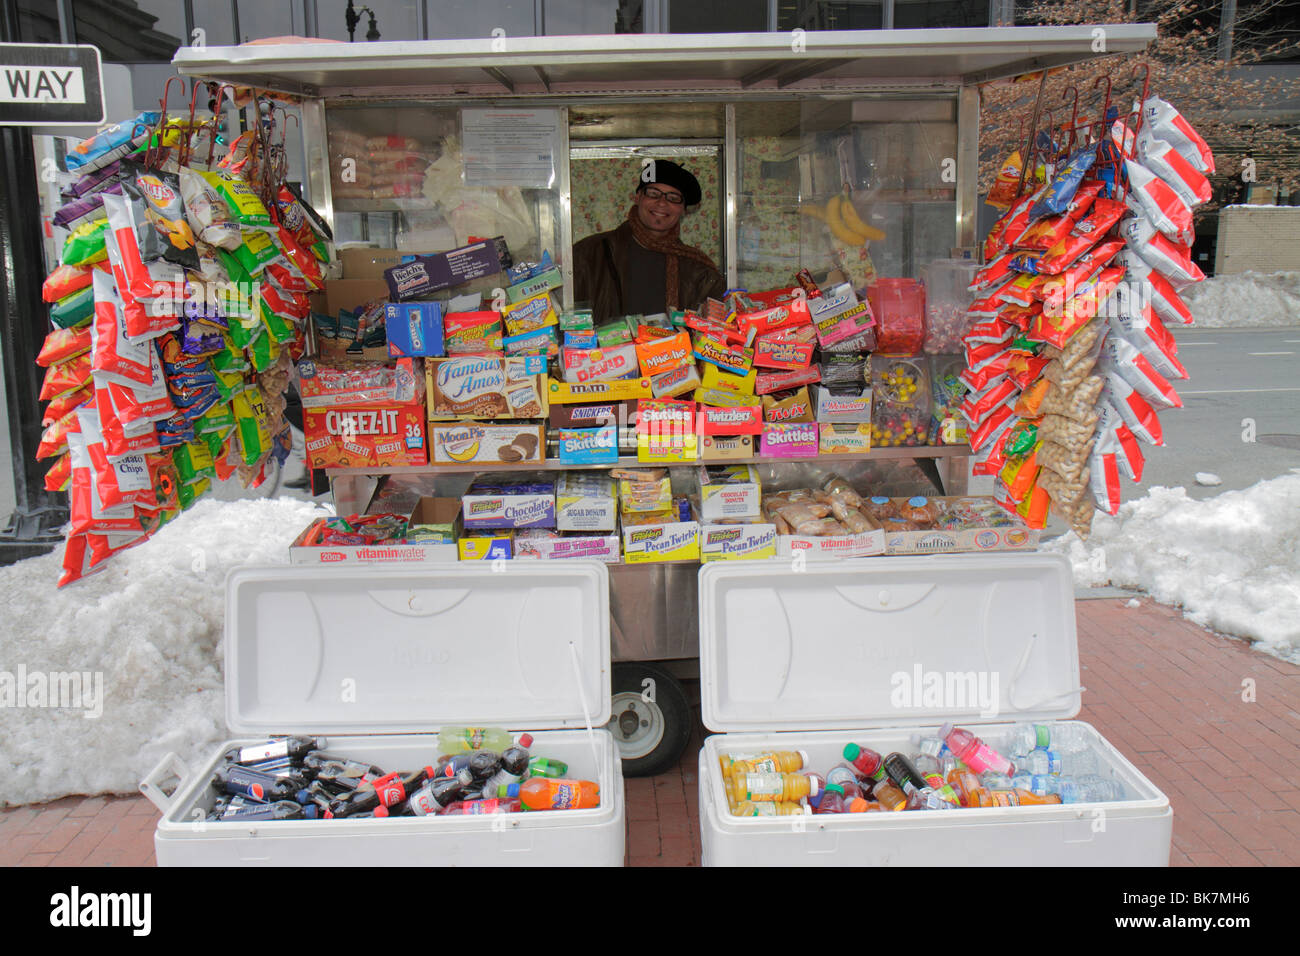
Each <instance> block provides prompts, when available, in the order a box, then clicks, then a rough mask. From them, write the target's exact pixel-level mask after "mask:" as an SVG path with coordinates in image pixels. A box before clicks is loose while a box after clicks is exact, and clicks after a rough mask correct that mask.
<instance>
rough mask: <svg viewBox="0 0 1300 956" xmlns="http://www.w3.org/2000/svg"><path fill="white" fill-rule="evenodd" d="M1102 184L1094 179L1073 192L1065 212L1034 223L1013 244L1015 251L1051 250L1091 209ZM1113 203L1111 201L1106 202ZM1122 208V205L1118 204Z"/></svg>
mask: <svg viewBox="0 0 1300 956" xmlns="http://www.w3.org/2000/svg"><path fill="white" fill-rule="evenodd" d="M1102 185H1103V184H1102V183H1101V182H1100V181H1098V180H1096V179H1090V180H1087V181H1085V182H1083V183H1081V184H1080V185H1079V188H1078V189H1077V190H1075V193H1074V198H1073V199H1071V200H1070V204H1069V205H1068V206H1067V207H1066V208H1065V211H1064V212H1062V213H1061V214H1060V215H1058V216H1048V217H1047V218H1045V219H1040V220H1039V221H1038V222H1036V223H1034V224H1033V225H1032V226H1030V227H1029V228H1028V229H1026V230H1025V232H1024V234H1023V235H1021V237H1020V238H1019V239H1017V240H1016V242H1015V248H1017V249H1035V250H1047V249H1050V248H1052V246H1054V245H1056V244H1057V243H1058V242H1060V241H1061V240H1062V239H1064V238H1065V237H1066V236H1067V235H1069V233H1070V230H1072V229H1073V228H1074V226H1075V223H1077V222H1078V221H1079V220H1080V219H1082V218H1083V217H1084V215H1085V214H1086V213H1087V212H1088V210H1089V209H1091V208H1092V204H1093V201H1094V200H1096V198H1097V196H1098V195H1099V194H1100V193H1101V190H1102ZM1107 202H1113V200H1107ZM1120 206H1121V208H1123V204H1122V203H1121V204H1120Z"/></svg>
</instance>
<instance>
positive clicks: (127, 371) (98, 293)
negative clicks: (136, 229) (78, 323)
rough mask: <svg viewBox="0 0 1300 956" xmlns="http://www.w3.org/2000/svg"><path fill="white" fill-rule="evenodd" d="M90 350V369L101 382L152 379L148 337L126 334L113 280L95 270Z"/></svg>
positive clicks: (132, 382) (141, 382) (133, 382)
mask: <svg viewBox="0 0 1300 956" xmlns="http://www.w3.org/2000/svg"><path fill="white" fill-rule="evenodd" d="M91 336H92V342H93V346H94V351H93V353H92V357H91V365H90V368H91V371H92V372H93V373H94V374H95V375H96V376H97V377H98V378H99V380H100V381H105V382H119V383H125V384H129V385H148V384H149V383H150V382H151V381H152V379H153V372H152V370H151V368H150V363H149V353H150V352H151V351H152V350H153V346H152V345H151V344H150V343H149V342H148V341H137V342H133V341H131V340H130V339H129V338H127V332H126V319H125V316H124V315H123V313H122V302H121V299H120V298H118V295H117V290H116V289H115V288H114V287H113V281H112V280H111V279H109V278H107V277H105V276H103V275H102V274H101V273H98V272H97V273H95V320H94V322H92V323H91Z"/></svg>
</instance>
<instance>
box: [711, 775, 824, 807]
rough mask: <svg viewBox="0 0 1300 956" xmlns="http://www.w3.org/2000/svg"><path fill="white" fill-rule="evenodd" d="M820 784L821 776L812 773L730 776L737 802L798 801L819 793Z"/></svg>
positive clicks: (820, 789) (732, 790)
mask: <svg viewBox="0 0 1300 956" xmlns="http://www.w3.org/2000/svg"><path fill="white" fill-rule="evenodd" d="M822 786H823V784H822V780H821V778H820V777H818V776H817V775H816V774H812V773H737V774H736V775H735V776H733V777H732V778H731V792H732V793H733V794H734V795H735V798H736V803H737V804H740V803H743V802H745V801H746V800H759V801H782V800H784V801H789V802H791V803H798V802H799V801H800V800H806V799H809V798H815V797H817V796H818V795H820V793H821V791H822Z"/></svg>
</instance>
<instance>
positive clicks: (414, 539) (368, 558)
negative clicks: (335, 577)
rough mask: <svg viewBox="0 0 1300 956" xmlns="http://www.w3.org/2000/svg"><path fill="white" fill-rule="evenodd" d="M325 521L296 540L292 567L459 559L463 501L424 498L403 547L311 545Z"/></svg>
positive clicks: (413, 514)
mask: <svg viewBox="0 0 1300 956" xmlns="http://www.w3.org/2000/svg"><path fill="white" fill-rule="evenodd" d="M325 520H326V519H324V518H318V519H317V520H315V521H313V522H312V523H311V524H310V525H308V527H307V528H306V530H304V531H303V532H302V534H300V535H298V537H297V538H296V539H294V542H293V544H291V545H290V546H289V563H290V564H358V563H359V564H411V563H421V562H438V561H455V560H456V558H457V553H458V552H457V546H456V538H457V537H458V536H459V534H460V531H461V527H460V499H459V498H421V499H420V500H419V502H417V504H416V506H415V509H414V510H413V511H412V512H411V514H410V517H409V518H408V520H407V525H408V527H407V538H406V541H405V542H404V543H402V544H375V545H347V546H341V545H333V544H331V545H324V546H322V545H314V544H307V542H308V541H311V540H313V539H314V538H315V532H316V529H317V528H319V527H320V526H321V525H322V524H324V523H325Z"/></svg>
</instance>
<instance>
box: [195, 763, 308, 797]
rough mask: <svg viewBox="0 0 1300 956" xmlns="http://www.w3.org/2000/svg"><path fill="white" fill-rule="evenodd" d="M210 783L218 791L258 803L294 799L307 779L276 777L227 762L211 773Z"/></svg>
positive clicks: (304, 785) (305, 784)
mask: <svg viewBox="0 0 1300 956" xmlns="http://www.w3.org/2000/svg"><path fill="white" fill-rule="evenodd" d="M212 785H213V786H214V787H215V788H216V790H217V792H218V793H233V794H240V795H242V796H245V797H248V798H249V799H252V800H256V801H257V802H258V803H275V802H277V801H280V800H289V801H292V800H294V798H295V797H296V796H297V795H298V791H299V790H302V789H303V788H304V787H306V786H307V781H306V779H305V778H303V777H301V776H289V777H277V776H274V775H272V774H269V773H262V772H261V771H258V770H254V769H252V768H251V767H241V766H240V765H239V764H227V765H226V766H225V767H222V768H221V769H220V770H218V771H217V772H216V773H214V774H213V775H212Z"/></svg>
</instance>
